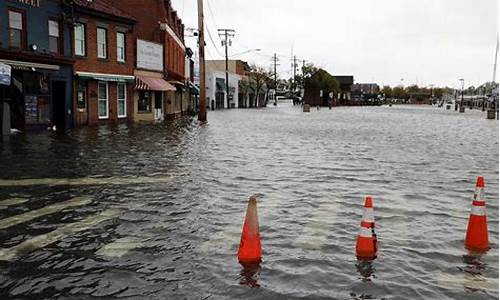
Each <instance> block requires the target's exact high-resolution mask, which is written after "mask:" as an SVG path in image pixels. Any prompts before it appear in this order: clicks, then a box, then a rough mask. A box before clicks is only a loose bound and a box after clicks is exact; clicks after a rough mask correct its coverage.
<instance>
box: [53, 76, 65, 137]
mask: <svg viewBox="0 0 500 300" xmlns="http://www.w3.org/2000/svg"><path fill="white" fill-rule="evenodd" d="M51 96H52V118H53V119H52V121H53V122H54V125H56V126H57V128H64V127H65V123H66V122H65V111H66V105H65V98H66V83H65V82H64V81H59V80H54V81H52V95H51Z"/></svg>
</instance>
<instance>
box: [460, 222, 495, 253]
mask: <svg viewBox="0 0 500 300" xmlns="http://www.w3.org/2000/svg"><path fill="white" fill-rule="evenodd" d="M487 226H488V225H487V221H486V216H476V215H471V216H470V218H469V223H468V225H467V233H466V235H465V248H466V249H468V250H472V251H478V252H484V251H487V250H489V249H490V246H489V242H488V227H487Z"/></svg>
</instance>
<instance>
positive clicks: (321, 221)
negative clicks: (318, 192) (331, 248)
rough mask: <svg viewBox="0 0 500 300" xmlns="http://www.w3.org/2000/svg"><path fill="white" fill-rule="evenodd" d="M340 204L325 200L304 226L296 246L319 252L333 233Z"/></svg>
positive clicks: (295, 243)
mask: <svg viewBox="0 0 500 300" xmlns="http://www.w3.org/2000/svg"><path fill="white" fill-rule="evenodd" d="M338 207H339V205H338V202H336V201H334V200H328V199H325V200H323V202H322V203H321V204H320V205H319V206H318V207H317V208H316V209H315V210H314V212H313V214H312V216H311V217H310V218H309V222H308V223H307V224H306V225H305V226H304V228H303V230H302V233H301V235H300V236H299V237H298V238H297V239H296V240H295V242H294V246H296V247H300V248H302V249H306V250H319V249H321V247H322V246H323V245H324V244H325V243H326V240H327V237H328V235H329V234H330V233H331V228H332V227H333V226H332V224H333V221H334V220H335V217H336V215H337V211H338Z"/></svg>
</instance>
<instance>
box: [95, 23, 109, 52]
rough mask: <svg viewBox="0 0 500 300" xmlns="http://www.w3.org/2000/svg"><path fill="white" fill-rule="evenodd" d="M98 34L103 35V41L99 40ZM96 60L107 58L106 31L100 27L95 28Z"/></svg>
mask: <svg viewBox="0 0 500 300" xmlns="http://www.w3.org/2000/svg"><path fill="white" fill-rule="evenodd" d="M99 32H103V33H104V41H100V40H99ZM101 46H104V47H103V48H102V52H103V53H100V52H101ZM97 58H102V59H106V58H108V30H107V29H106V28H102V27H97Z"/></svg>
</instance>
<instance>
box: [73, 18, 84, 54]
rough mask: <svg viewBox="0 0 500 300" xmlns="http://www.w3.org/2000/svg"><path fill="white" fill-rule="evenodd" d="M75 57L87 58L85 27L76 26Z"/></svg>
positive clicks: (78, 24) (81, 25) (79, 24)
mask: <svg viewBox="0 0 500 300" xmlns="http://www.w3.org/2000/svg"><path fill="white" fill-rule="evenodd" d="M75 55H78V56H85V25H83V24H81V23H77V24H75Z"/></svg>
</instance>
